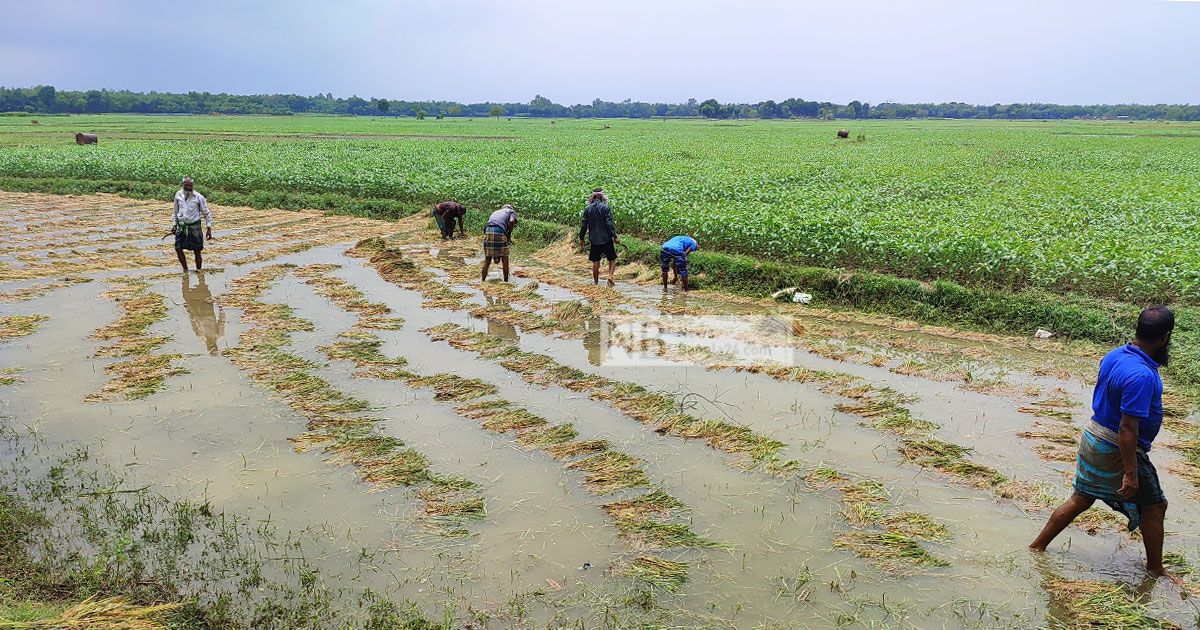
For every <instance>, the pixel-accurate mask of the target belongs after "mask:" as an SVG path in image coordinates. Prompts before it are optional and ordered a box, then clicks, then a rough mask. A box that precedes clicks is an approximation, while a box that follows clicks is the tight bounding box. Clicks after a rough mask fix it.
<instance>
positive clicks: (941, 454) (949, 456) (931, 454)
mask: <svg viewBox="0 0 1200 630" xmlns="http://www.w3.org/2000/svg"><path fill="white" fill-rule="evenodd" d="M899 448H900V454H901V455H902V456H903V457H904V459H906V460H908V461H911V462H913V463H915V464H917V465H918V466H921V467H922V468H934V469H936V470H939V471H941V472H944V473H946V474H948V475H951V476H954V477H958V478H959V479H962V480H964V481H966V482H967V483H969V484H971V485H973V486H976V487H979V488H992V487H995V486H998V485H1000V484H1002V483H1004V482H1005V481H1007V479H1006V478H1005V477H1004V475H1002V474H1000V472H999V471H997V470H995V469H993V468H988V467H987V466H981V465H979V464H976V463H974V462H971V461H968V460H967V459H966V457H965V455H966V454H967V453H970V452H971V449H969V448H967V447H965V446H960V445H958V444H952V443H950V442H943V441H942V440H938V439H934V438H929V439H925V440H901V441H900V447H899Z"/></svg>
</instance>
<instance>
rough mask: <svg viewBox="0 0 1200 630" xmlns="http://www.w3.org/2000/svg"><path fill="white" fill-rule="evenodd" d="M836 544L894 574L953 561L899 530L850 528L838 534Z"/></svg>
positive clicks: (908, 572) (834, 543) (839, 547)
mask: <svg viewBox="0 0 1200 630" xmlns="http://www.w3.org/2000/svg"><path fill="white" fill-rule="evenodd" d="M833 546H834V548H837V549H848V550H850V551H852V552H854V554H855V555H857V556H858V557H860V558H864V559H866V560H867V561H869V562H870V563H871V564H873V565H875V566H876V567H878V568H879V569H880V570H882V571H884V572H886V573H890V574H893V575H908V574H910V573H912V572H913V569H914V568H915V567H945V566H949V564H950V563H948V562H946V561H945V560H942V559H941V558H938V557H936V556H934V555H932V554H930V553H929V552H928V551H926V550H925V548H924V547H922V546H921V544H920V543H918V542H917V541H916V540H915V539H913V538H912V537H911V536H908V535H906V534H903V533H900V532H849V533H846V534H843V535H841V536H839V537H838V538H837V540H835V541H834V542H833Z"/></svg>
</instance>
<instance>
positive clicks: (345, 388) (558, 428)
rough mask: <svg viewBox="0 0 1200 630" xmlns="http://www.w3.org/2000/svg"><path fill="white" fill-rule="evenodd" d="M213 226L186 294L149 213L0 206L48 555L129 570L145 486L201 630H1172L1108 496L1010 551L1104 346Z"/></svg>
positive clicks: (20, 459) (361, 227) (1184, 563)
mask: <svg viewBox="0 0 1200 630" xmlns="http://www.w3.org/2000/svg"><path fill="white" fill-rule="evenodd" d="M214 214H215V216H216V221H217V223H216V225H217V227H218V229H217V230H215V232H214V234H215V236H216V237H217V238H216V240H214V241H212V242H210V243H209V246H208V247H207V248H206V250H205V252H204V259H205V267H206V269H205V271H204V272H202V273H196V272H192V273H188V274H182V273H180V272H179V269H178V267H177V263H176V262H175V257H174V252H172V251H171V247H170V246H169V245H168V244H166V243H165V242H163V241H161V240H159V239H160V237H161V236H162V232H163V231H164V229H165V228H163V227H162V226H163V224H164V221H163V217H164V216H166V210H165V209H164V208H163V207H162V204H155V203H151V202H141V201H132V200H128V199H123V198H119V197H112V196H106V195H96V196H86V197H67V196H53V195H38V194H18V193H0V225H2V226H3V227H4V229H5V232H6V234H7V235H8V236H7V238H6V239H4V242H2V243H0V370H3V371H2V372H0V383H2V384H0V399H2V400H3V406H2V407H0V415H2V421H3V423H4V425H5V427H4V429H5V431H4V435H5V441H4V443H5V446H4V449H5V461H6V463H5V467H4V474H5V475H6V480H7V481H8V482H9V487H10V488H11V491H12V492H15V493H17V494H19V495H21V496H24V497H25V498H26V499H28V500H29V501H31V502H32V501H47V502H50V503H53V505H54V506H55V507H54V509H55V510H58V511H59V512H58V513H59V514H60V516H62V518H61V520H60V521H59V526H58V527H56V528H52V529H53V530H54V531H53V536H54V537H55V539H56V540H59V541H67V542H65V543H63V545H64V547H63V548H80V549H84V550H86V551H85V553H87V554H90V555H92V556H95V557H103V556H104V554H106V553H110V552H112V549H110V548H109V547H106V546H105V545H103V544H100V543H98V542H97V541H106V540H108V538H107V537H105V536H104V535H102V534H101V533H99V532H98V531H94V530H98V529H103V528H105V527H108V528H110V529H113V528H119V527H120V526H121V524H122V523H124V526H125V527H126V528H127V529H126V531H125V532H124V533H123V534H124V535H123V539H125V540H126V542H127V544H125V546H123V547H121V549H120V553H116V554H115V556H116V557H118V558H126V557H128V558H137V557H139V555H138V554H139V553H142V554H143V555H144V554H145V553H146V550H147V549H150V548H152V547H154V545H153V544H151V543H150V542H148V541H146V540H143V539H144V538H146V535H147V532H150V531H152V530H153V528H152V527H149V526H146V525H145V524H144V523H143V524H139V522H138V521H137V519H136V518H135V517H136V516H137V515H143V516H145V518H147V519H153V518H157V517H155V516H153V515H154V514H159V513H158V512H155V511H154V509H158V508H154V509H152V508H151V507H147V506H149V505H151V504H154V501H153V500H151V499H150V498H148V497H159V498H160V499H161V500H162V501H165V502H187V504H188V505H198V506H202V509H201V510H200V511H199V513H200V514H202V515H205V516H204V518H199V517H197V518H198V519H199V520H198V521H197V522H200V521H203V522H204V523H208V524H209V525H205V526H204V527H200V526H197V529H196V530H195V531H194V532H192V533H191V534H189V535H188V536H186V537H185V538H186V540H184V542H182V543H179V544H178V545H177V547H175V549H176V551H177V553H176V554H175V555H174V559H173V562H176V563H178V565H177V566H175V565H168V564H166V563H165V560H164V559H163V558H161V557H159V558H158V559H157V560H155V561H154V562H148V563H147V565H148V567H149V569H148V570H149V571H151V572H153V571H156V570H157V571H167V570H173V571H176V572H179V573H180V574H181V575H187V576H188V579H186V580H182V581H181V583H180V584H179V587H180V593H181V594H182V595H183V596H185V597H188V596H194V597H196V598H197V600H196V601H198V603H199V605H202V606H217V605H220V606H225V607H227V608H228V609H229V610H230V613H229V614H230V618H231V619H232V618H243V619H247V618H248V619H254V620H256V623H252V624H249V625H257V626H259V627H344V626H345V625H351V626H354V627H359V626H367V625H369V624H370V623H380V622H379V620H380V619H383V618H385V617H386V616H381V615H380V610H384V609H385V608H387V607H386V606H384V605H383V603H384V602H394V605H392V608H387V609H388V610H402V611H406V612H405V613H404V614H405V615H407V617H405V618H406V619H408V618H411V619H416V618H418V617H421V618H425V619H428V620H433V621H431V622H430V623H432V624H433V625H432V626H431V627H450V628H455V627H472V628H541V627H563V626H565V627H584V628H603V627H613V628H623V627H647V626H649V627H712V628H731V627H733V628H804V627H813V628H824V627H836V626H845V627H872V628H875V627H882V628H907V627H921V628H925V627H948V628H974V627H985V628H993V627H1014V628H1028V627H1076V626H1089V627H1094V626H1102V627H1145V626H1150V625H1154V624H1158V625H1159V626H1161V627H1170V626H1171V624H1174V625H1177V626H1181V627H1195V626H1196V624H1197V619H1198V615H1200V608H1197V604H1196V603H1195V600H1193V599H1188V598H1186V597H1185V596H1184V593H1181V591H1180V589H1178V588H1176V587H1174V586H1172V585H1170V584H1169V583H1167V581H1165V580H1160V581H1158V582H1154V581H1148V580H1146V579H1145V578H1144V571H1143V570H1142V564H1143V552H1142V548H1141V542H1140V540H1139V539H1138V538H1136V536H1130V535H1129V534H1127V533H1125V532H1124V531H1123V523H1122V522H1120V521H1118V520H1117V519H1116V515H1115V513H1112V512H1111V511H1109V510H1107V508H1095V509H1094V510H1093V511H1092V512H1091V513H1089V514H1087V515H1086V516H1085V518H1083V519H1081V520H1080V521H1078V522H1077V524H1076V525H1074V526H1072V528H1070V529H1069V530H1068V531H1067V532H1065V533H1064V534H1063V536H1062V537H1060V539H1059V540H1058V541H1056V544H1055V545H1054V546H1053V547H1052V548H1051V550H1050V551H1049V552H1048V553H1046V554H1042V555H1035V554H1031V553H1030V552H1028V551H1027V549H1026V545H1027V544H1028V543H1029V541H1031V540H1032V539H1033V537H1034V536H1035V534H1036V533H1037V531H1038V530H1039V529H1040V528H1041V526H1042V524H1043V523H1044V522H1045V519H1046V517H1047V516H1048V514H1049V511H1050V510H1051V509H1052V508H1053V506H1055V505H1057V503H1058V502H1059V501H1060V500H1062V499H1063V498H1065V497H1066V496H1067V495H1068V493H1069V491H1070V481H1071V476H1072V472H1073V463H1074V450H1075V447H1074V445H1075V443H1076V441H1077V440H1078V434H1079V431H1080V427H1081V426H1082V422H1083V421H1084V420H1086V419H1087V417H1088V415H1087V414H1088V409H1089V408H1088V403H1089V401H1090V395H1091V379H1093V378H1094V371H1095V366H1096V362H1097V361H1098V358H1099V356H1101V355H1102V353H1103V351H1104V350H1105V349H1104V348H1098V347H1093V346H1086V345H1080V344H1066V343H1060V342H1058V341H1055V340H1053V339H1050V340H1036V339H1024V338H1013V337H997V336H990V335H981V334H978V333H971V332H967V331H958V330H951V329H945V328H934V327H926V326H919V325H916V324H913V323H911V322H904V321H899V320H892V319H886V318H880V317H874V316H866V315H860V314H854V313H847V312H837V311H827V310H822V309H815V308H810V307H805V306H801V305H796V304H790V303H789V304H783V303H777V302H774V301H771V300H751V299H747V298H744V297H734V296H730V295H725V294H721V293H716V292H707V291H696V292H692V293H691V294H687V295H684V294H681V293H678V292H676V291H675V290H671V291H668V292H667V293H665V294H664V293H663V291H662V290H661V288H660V287H659V286H658V285H657V282H658V270H657V269H654V268H649V267H642V266H637V265H625V266H622V267H621V268H620V269H619V272H618V277H619V278H620V281H619V282H618V284H617V286H616V288H615V289H608V288H598V287H595V286H593V285H592V284H591V282H590V274H589V273H588V271H589V270H588V269H587V267H588V265H587V263H586V260H585V258H584V257H583V256H581V255H577V254H575V253H574V251H573V248H572V247H571V245H570V244H568V243H566V242H559V243H555V244H551V245H548V246H545V247H540V248H535V247H533V246H531V245H524V246H522V245H520V238H521V234H520V227H518V228H517V232H516V234H515V238H516V239H517V240H518V248H517V252H516V256H515V257H514V261H513V262H514V274H515V275H514V277H513V283H512V284H510V285H509V284H503V283H500V282H496V281H490V282H487V283H483V284H481V283H480V282H479V267H480V259H479V255H480V252H479V247H478V242H477V239H475V238H468V239H466V240H451V241H441V240H440V239H439V238H438V234H437V231H436V230H435V229H433V228H432V227H431V225H430V221H429V219H428V217H426V216H423V215H422V216H414V217H410V218H406V219H402V220H401V221H399V222H384V221H375V220H369V219H357V218H347V217H336V216H325V215H323V214H320V213H316V212H287V211H271V210H253V209H248V208H234V207H220V206H214ZM190 262H191V260H190V257H189V263H190ZM496 272H498V270H496V271H494V272H493V278H494V277H495V273H496ZM699 280H700V282H701V283H702V282H703V278H700V279H699ZM1167 404H1168V412H1169V413H1171V414H1172V415H1171V418H1170V421H1169V422H1168V426H1167V428H1166V429H1164V433H1165V435H1164V437H1163V438H1160V440H1159V443H1160V444H1161V446H1160V447H1158V448H1156V449H1155V452H1154V454H1153V457H1154V461H1155V463H1156V465H1157V466H1158V468H1159V470H1160V474H1161V475H1162V477H1163V485H1164V490H1165V492H1166V494H1167V496H1168V497H1169V498H1170V501H1171V508H1170V511H1169V512H1168V515H1167V530H1168V531H1167V543H1166V544H1167V549H1166V551H1167V552H1168V553H1170V554H1172V555H1170V558H1171V560H1172V562H1173V564H1174V567H1175V568H1176V570H1177V571H1178V572H1179V573H1181V574H1187V575H1185V577H1186V578H1188V579H1191V580H1193V583H1192V584H1191V585H1189V588H1196V587H1197V586H1200V580H1196V579H1195V578H1194V576H1192V575H1191V574H1190V573H1189V571H1190V568H1191V567H1192V565H1193V564H1194V563H1195V562H1197V561H1200V522H1198V521H1197V518H1198V517H1197V516H1196V515H1197V513H1198V512H1197V509H1196V508H1197V507H1198V506H1197V491H1198V488H1200V474H1198V472H1197V470H1196V469H1195V467H1194V466H1193V465H1191V464H1190V463H1189V460H1188V459H1187V457H1185V454H1186V451H1187V449H1188V448H1189V443H1188V442H1187V441H1186V440H1184V439H1182V438H1180V437H1177V436H1179V435H1183V434H1187V433H1189V432H1191V431H1194V423H1195V421H1196V418H1195V416H1189V415H1188V414H1189V410H1188V409H1187V407H1186V406H1185V405H1183V404H1182V403H1180V402H1178V401H1176V400H1174V399H1172V398H1169V399H1168V403H1167ZM43 479H44V480H47V481H46V482H45V483H41V482H39V481H38V480H43ZM63 479H69V480H70V481H69V482H62V480H63ZM56 480H57V481H56ZM89 484H91V485H94V486H96V487H91V486H90V485H89ZM64 487H69V488H71V492H66V493H64V492H63V491H62V488H64ZM68 499H69V500H68ZM155 500H157V499H155ZM114 501H115V502H120V503H121V504H122V505H125V506H126V507H127V508H128V509H129V510H130V511H129V513H128V514H127V516H130V515H132V516H130V517H129V518H127V519H125V520H122V519H120V518H112V513H113V511H114V510H115V509H116V508H115V507H113V502H114ZM154 505H159V504H154ZM162 505H166V504H161V505H160V508H162ZM176 505H178V504H176ZM162 509H163V510H166V512H165V513H167V514H172V513H173V514H176V516H177V515H178V513H179V510H178V509H175V512H171V511H170V509H168V508H162ZM212 515H222V519H224V520H221V519H218V520H214V519H215V518H216V517H215V516H212ZM171 518H174V520H173V521H172V522H176V521H179V519H178V518H175V517H171ZM168 520H170V519H168ZM218 521H219V522H221V523H237V524H238V525H237V526H236V527H233V526H229V527H224V526H219V525H212V523H215V522H218ZM210 525H211V526H210ZM205 549H208V550H210V552H211V551H212V550H216V549H220V550H224V552H227V551H228V550H230V549H238V550H240V551H241V552H243V553H242V555H240V556H238V560H237V561H236V562H233V561H231V562H229V563H227V564H221V563H220V562H218V561H217V560H214V558H217V559H219V558H218V556H220V557H223V556H221V554H217V553H215V552H212V553H203V552H202V550H205ZM224 552H223V553H224ZM47 553H49V552H47ZM231 555H236V554H231ZM246 558H254V560H253V561H250V560H246ZM113 562H116V563H118V564H119V563H120V562H121V560H113ZM156 563H157V564H156ZM180 567H185V569H180ZM188 567H191V568H188ZM196 567H203V568H204V570H198V569H197V570H193V569H195V568H196ZM231 567H232V568H231ZM256 567H257V568H256ZM248 575H250V576H251V577H247V576H248ZM314 601H317V602H319V605H315V604H313V602H314ZM300 602H307V603H305V604H303V605H302V604H301V603H300ZM410 606H411V607H412V608H410ZM239 611H240V612H239ZM242 613H245V614H244V615H243V614H242ZM397 614H398V613H397ZM239 615H241V616H239ZM387 618H388V619H392V620H393V621H395V620H396V619H399V617H387ZM412 623H416V622H412ZM393 625H395V624H393ZM372 627H391V626H389V625H378V626H372ZM413 627H420V626H413Z"/></svg>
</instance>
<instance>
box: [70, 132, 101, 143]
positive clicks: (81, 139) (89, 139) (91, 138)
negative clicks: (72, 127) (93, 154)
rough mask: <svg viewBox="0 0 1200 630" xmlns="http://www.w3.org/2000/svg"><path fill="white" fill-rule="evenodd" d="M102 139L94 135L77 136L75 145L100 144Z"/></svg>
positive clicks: (79, 134) (80, 134) (81, 134)
mask: <svg viewBox="0 0 1200 630" xmlns="http://www.w3.org/2000/svg"><path fill="white" fill-rule="evenodd" d="M99 142H100V139H99V138H97V137H96V134H94V133H77V134H75V144H98V143H99Z"/></svg>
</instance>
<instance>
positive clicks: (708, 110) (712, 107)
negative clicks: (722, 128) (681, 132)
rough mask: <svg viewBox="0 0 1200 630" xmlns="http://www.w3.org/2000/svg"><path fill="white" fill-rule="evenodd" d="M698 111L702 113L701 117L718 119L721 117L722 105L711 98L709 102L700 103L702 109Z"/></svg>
mask: <svg viewBox="0 0 1200 630" xmlns="http://www.w3.org/2000/svg"><path fill="white" fill-rule="evenodd" d="M698 111H699V112H700V115H701V116H703V117H705V118H717V117H719V116H720V115H721V104H720V103H718V102H717V99H715V98H710V99H708V100H707V101H704V102H703V103H700V108H699V110H698Z"/></svg>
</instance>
